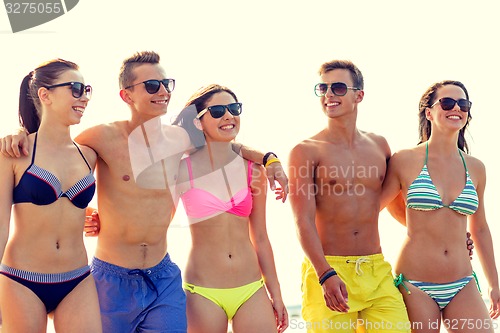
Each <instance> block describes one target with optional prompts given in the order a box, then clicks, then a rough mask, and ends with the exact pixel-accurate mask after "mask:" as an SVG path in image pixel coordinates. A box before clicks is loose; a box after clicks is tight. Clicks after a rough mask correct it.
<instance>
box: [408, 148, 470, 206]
mask: <svg viewBox="0 0 500 333" xmlns="http://www.w3.org/2000/svg"><path fill="white" fill-rule="evenodd" d="M458 152H459V154H460V157H461V158H462V162H463V163H464V167H465V179H466V180H465V187H464V189H463V190H462V193H460V195H459V196H458V197H457V198H456V199H455V200H454V201H453V202H452V203H451V204H449V205H445V204H443V201H442V200H441V196H440V195H439V193H438V191H437V189H436V186H435V185H434V183H433V182H432V179H431V176H430V175H429V170H428V168H427V158H428V155H429V144H428V143H426V147H425V163H424V166H423V167H422V170H421V171H420V174H419V175H418V177H417V178H416V179H415V180H414V181H413V183H411V185H410V187H408V193H407V194H406V207H407V208H411V209H415V210H422V211H430V210H436V209H440V208H443V207H446V208H450V209H453V210H454V211H455V212H457V213H460V214H462V215H472V214H474V213H475V212H476V210H477V208H478V206H479V200H478V196H477V192H476V188H475V187H474V183H473V182H472V180H471V179H470V176H469V171H468V170H467V165H466V164H465V159H464V157H463V155H462V152H461V151H460V150H458Z"/></svg>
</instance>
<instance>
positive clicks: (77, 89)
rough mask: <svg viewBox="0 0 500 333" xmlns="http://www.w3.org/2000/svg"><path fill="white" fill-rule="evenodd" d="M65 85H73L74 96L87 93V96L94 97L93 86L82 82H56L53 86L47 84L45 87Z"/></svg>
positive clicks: (78, 96)
mask: <svg viewBox="0 0 500 333" xmlns="http://www.w3.org/2000/svg"><path fill="white" fill-rule="evenodd" d="M64 86H71V94H72V95H73V97H74V98H80V97H82V95H83V93H85V96H87V98H88V99H90V98H91V97H92V87H91V86H89V85H84V84H83V83H81V82H64V83H59V84H54V85H52V86H45V88H47V89H52V88H57V87H64Z"/></svg>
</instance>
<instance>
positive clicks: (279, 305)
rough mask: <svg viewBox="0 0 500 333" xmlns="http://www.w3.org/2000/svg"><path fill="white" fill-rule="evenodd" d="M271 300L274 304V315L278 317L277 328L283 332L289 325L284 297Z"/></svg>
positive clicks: (279, 331)
mask: <svg viewBox="0 0 500 333" xmlns="http://www.w3.org/2000/svg"><path fill="white" fill-rule="evenodd" d="M271 302H272V304H273V310H274V316H275V318H276V328H277V329H278V333H281V332H283V331H285V330H286V328H287V327H288V312H287V310H286V307H285V304H283V300H282V299H279V300H274V299H273V300H271Z"/></svg>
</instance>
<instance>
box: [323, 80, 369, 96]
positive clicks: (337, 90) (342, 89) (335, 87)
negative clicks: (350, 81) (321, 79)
mask: <svg viewBox="0 0 500 333" xmlns="http://www.w3.org/2000/svg"><path fill="white" fill-rule="evenodd" d="M347 89H352V90H360V89H359V88H356V87H348V86H347V84H345V83H344V82H334V83H332V84H330V90H331V91H332V93H333V94H334V95H335V96H345V94H347ZM327 91H328V83H318V84H317V85H315V86H314V93H315V94H316V96H318V97H323V96H325V95H326V93H327Z"/></svg>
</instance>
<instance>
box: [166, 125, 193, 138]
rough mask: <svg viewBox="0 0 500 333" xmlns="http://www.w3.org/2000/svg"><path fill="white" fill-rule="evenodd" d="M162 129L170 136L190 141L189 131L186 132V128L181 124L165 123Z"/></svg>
mask: <svg viewBox="0 0 500 333" xmlns="http://www.w3.org/2000/svg"><path fill="white" fill-rule="evenodd" d="M162 131H163V134H164V135H165V136H166V137H168V138H172V139H176V140H182V141H186V140H188V141H189V136H188V133H187V132H186V130H185V129H184V128H182V127H180V126H177V125H167V124H163V125H162Z"/></svg>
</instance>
